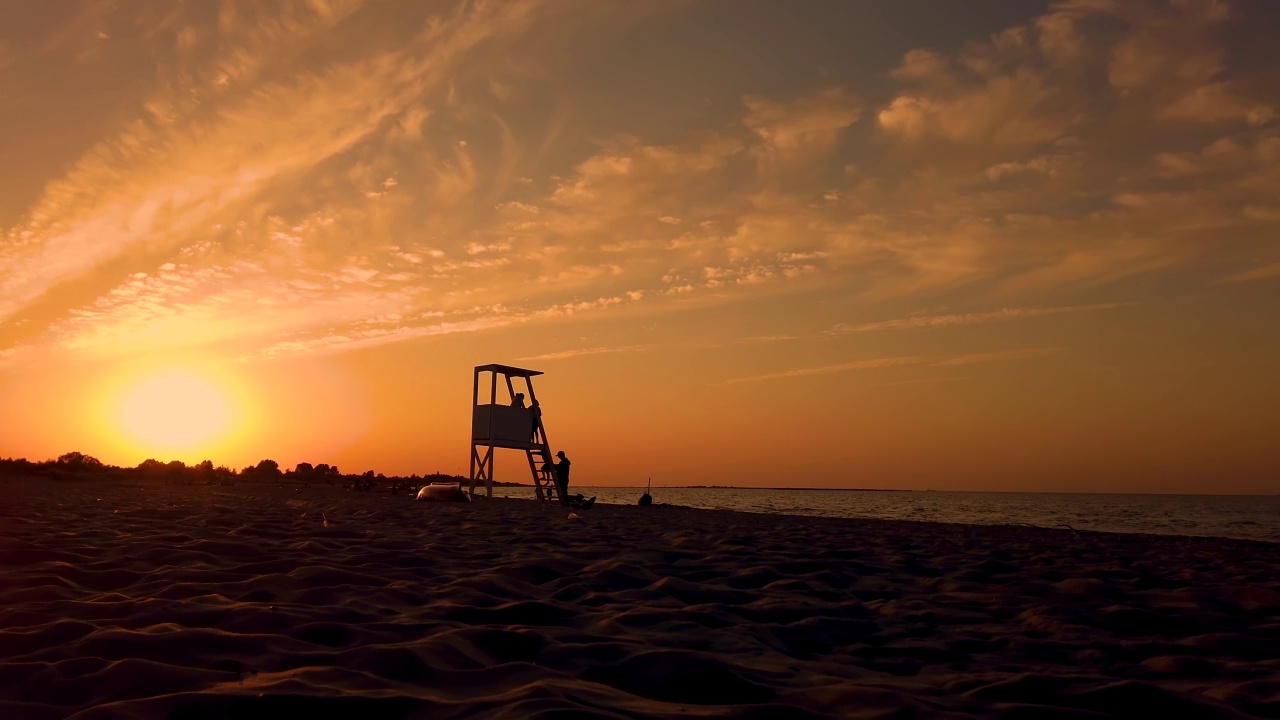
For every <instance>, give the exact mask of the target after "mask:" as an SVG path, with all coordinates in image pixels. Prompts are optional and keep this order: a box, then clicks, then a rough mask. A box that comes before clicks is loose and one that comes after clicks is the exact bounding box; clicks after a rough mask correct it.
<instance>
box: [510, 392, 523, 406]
mask: <svg viewBox="0 0 1280 720" xmlns="http://www.w3.org/2000/svg"><path fill="white" fill-rule="evenodd" d="M511 407H516V408H522V407H524V393H516V394H515V397H513V398H511Z"/></svg>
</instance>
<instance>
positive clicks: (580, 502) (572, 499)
mask: <svg viewBox="0 0 1280 720" xmlns="http://www.w3.org/2000/svg"><path fill="white" fill-rule="evenodd" d="M566 500H568V505H569V507H572V508H577V509H579V510H590V509H591V506H592V505H595V504H596V496H595V495H592V496H591V497H590V498H587V497H586V496H585V495H583V494H582V493H578V494H577V495H570V496H569V497H567V498H566Z"/></svg>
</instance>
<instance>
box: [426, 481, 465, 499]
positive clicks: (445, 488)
mask: <svg viewBox="0 0 1280 720" xmlns="http://www.w3.org/2000/svg"><path fill="white" fill-rule="evenodd" d="M417 500H418V502H466V503H469V502H471V496H470V495H468V494H466V493H465V492H463V491H462V483H460V482H452V483H431V484H430V485H423V486H422V489H421V490H419V491H418V497H417Z"/></svg>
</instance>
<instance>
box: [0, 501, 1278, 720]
mask: <svg viewBox="0 0 1280 720" xmlns="http://www.w3.org/2000/svg"><path fill="white" fill-rule="evenodd" d="M512 494H513V495H514V494H515V493H514V492H513V493H512ZM579 515H580V516H581V517H579V518H577V519H569V518H567V511H565V510H563V509H561V508H559V507H556V506H547V505H540V504H538V503H535V502H532V501H527V500H517V499H510V500H501V499H495V500H494V501H491V502H480V503H475V504H471V505H458V504H451V505H443V504H441V505H433V504H425V503H415V502H413V501H412V500H410V499H409V498H408V497H406V496H404V495H399V496H391V495H387V494H377V493H346V492H343V491H342V490H340V489H334V488H328V487H312V488H305V489H304V488H293V487H270V486H259V485H237V486H232V487H173V486H144V487H132V486H128V485H124V484H107V483H93V482H48V481H43V482H36V481H31V482H25V481H13V482H8V483H4V484H0V717H5V718H23V719H30V720H43V719H45V718H64V717H74V718H85V719H87V718H160V717H172V718H278V717H303V716H308V715H312V714H314V713H321V714H320V715H318V716H319V717H324V716H334V715H340V716H344V717H350V718H400V717H422V718H464V717H466V718H470V717H494V718H536V717H545V718H552V717H554V718H575V717H578V718H587V717H608V718H659V717H691V718H693V717H696V718H762V719H763V718H890V717H891V718H908V717H1002V718H1104V717H1161V718H1175V717H1176V718H1236V717H1280V546H1278V545H1274V544H1268V543H1256V542H1246V541H1234V540H1217V539H1206V538H1183V537H1167V536H1166V537H1157V536H1144V535H1108V534H1095V533H1083V534H1078V533H1075V532H1072V531H1070V530H1048V529H1035V528H1024V527H990V526H964V525H943V524H927V523H909V522H890V521H858V520H841V519H817V518H800V517H783V516H766V515H753V514H742V513H730V512H717V511H706V510H691V509H685V508H678V507H663V506H656V507H653V508H647V509H645V508H637V507H624V506H597V507H595V508H594V509H592V510H590V511H585V512H580V513H579Z"/></svg>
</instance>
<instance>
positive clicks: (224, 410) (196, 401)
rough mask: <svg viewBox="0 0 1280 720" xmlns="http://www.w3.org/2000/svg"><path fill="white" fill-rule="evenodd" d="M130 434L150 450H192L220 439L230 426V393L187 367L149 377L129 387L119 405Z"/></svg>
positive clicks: (122, 418) (121, 419)
mask: <svg viewBox="0 0 1280 720" xmlns="http://www.w3.org/2000/svg"><path fill="white" fill-rule="evenodd" d="M119 412H120V415H119V418H120V422H121V425H122V429H123V430H124V431H125V434H126V435H127V436H128V439H129V440H130V441H131V442H132V443H133V444H134V445H136V446H137V447H138V448H139V449H141V450H145V451H147V452H169V453H179V452H184V451H186V452H191V451H195V450H202V449H204V448H206V447H208V446H209V445H211V444H213V443H215V442H216V441H218V440H220V439H221V437H222V436H223V435H225V434H226V432H227V430H228V429H229V426H230V420H231V407H230V403H229V401H228V398H227V396H226V394H225V393H223V392H222V391H220V390H219V389H218V388H217V387H215V385H214V384H213V383H211V382H209V381H208V380H206V379H204V378H201V377H199V376H197V375H195V374H193V373H190V372H185V371H172V372H168V373H164V374H160V375H155V376H152V377H149V378H147V379H145V380H143V381H141V382H139V383H138V384H136V385H134V386H132V387H130V388H129V389H127V390H126V391H125V392H124V395H123V398H122V400H121V403H120V409H119Z"/></svg>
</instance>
